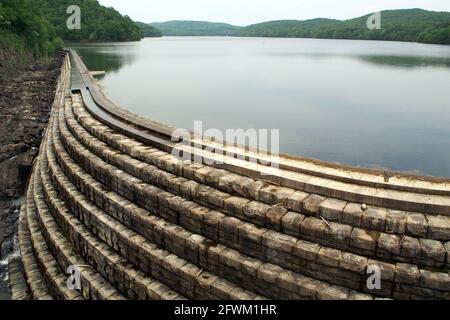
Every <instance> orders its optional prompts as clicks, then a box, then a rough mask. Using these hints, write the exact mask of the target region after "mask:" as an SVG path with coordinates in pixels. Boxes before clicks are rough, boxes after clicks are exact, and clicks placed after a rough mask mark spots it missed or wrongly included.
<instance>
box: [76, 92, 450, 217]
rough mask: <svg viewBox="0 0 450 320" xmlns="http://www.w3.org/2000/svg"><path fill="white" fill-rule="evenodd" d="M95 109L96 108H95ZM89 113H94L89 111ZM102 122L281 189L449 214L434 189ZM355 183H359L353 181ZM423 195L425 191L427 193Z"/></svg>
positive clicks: (449, 203) (444, 198) (448, 203)
mask: <svg viewBox="0 0 450 320" xmlns="http://www.w3.org/2000/svg"><path fill="white" fill-rule="evenodd" d="M86 94H88V92H87V91H86V93H85V95H86ZM80 102H81V100H80ZM74 104H75V105H77V104H78V100H76V99H74ZM89 108H90V106H89ZM96 108H97V109H98V107H96ZM90 111H91V112H93V111H92V110H90ZM93 115H94V116H95V118H96V119H98V120H100V121H102V120H105V119H104V118H103V119H102V116H101V115H100V114H99V113H98V112H97V113H93ZM114 121H115V122H117V121H118V120H117V119H116V120H114ZM103 122H104V123H105V124H106V125H107V126H109V127H113V128H115V129H117V130H119V131H120V132H122V133H124V134H127V135H129V136H131V137H134V138H135V139H138V140H139V141H141V142H144V143H146V144H147V145H155V146H158V148H160V149H162V150H164V151H167V152H172V151H173V149H174V148H178V149H179V150H183V151H184V152H185V154H188V155H192V158H194V157H197V158H200V159H203V160H205V161H206V162H207V163H211V166H213V167H216V168H222V169H227V170H229V171H231V172H234V173H237V174H241V175H245V176H247V177H251V178H256V179H259V180H266V181H269V182H272V183H275V184H278V185H281V186H284V187H290V188H293V189H296V190H300V191H304V192H308V193H315V194H318V195H321V196H326V197H332V198H337V199H340V200H345V201H349V202H357V203H366V204H368V205H375V206H381V207H387V208H391V209H395V210H406V211H418V212H428V213H432V214H442V215H450V197H448V195H447V194H445V195H440V194H439V193H440V192H439V191H436V190H435V191H433V192H432V191H430V192H428V193H415V192H411V191H408V192H404V191H399V190H389V189H384V188H377V187H371V186H366V185H359V184H351V183H346V182H342V181H339V180H333V179H328V178H324V177H319V176H314V175H309V174H305V173H301V172H296V171H288V170H283V169H276V170H272V169H271V168H268V167H266V166H264V165H261V164H256V163H250V162H248V161H246V160H240V159H236V158H234V157H229V156H224V155H217V154H216V153H212V152H210V151H209V150H203V149H196V148H191V147H190V146H177V145H176V144H175V143H173V142H171V141H170V139H168V140H166V142H165V143H164V141H162V140H161V139H160V138H156V137H154V138H153V136H152V135H148V134H146V133H145V132H139V130H136V129H135V128H133V127H132V126H130V123H129V122H123V123H119V124H116V125H114V124H113V123H111V121H103ZM153 140H154V141H153ZM416 180H417V179H416ZM354 181H358V180H357V179H354ZM410 184H411V183H410ZM447 184H448V182H447V183H446V184H445V186H444V189H445V190H444V192H445V193H446V192H447V191H446V188H447ZM413 190H415V189H413ZM424 192H426V190H425V191H424ZM436 193H438V195H436Z"/></svg>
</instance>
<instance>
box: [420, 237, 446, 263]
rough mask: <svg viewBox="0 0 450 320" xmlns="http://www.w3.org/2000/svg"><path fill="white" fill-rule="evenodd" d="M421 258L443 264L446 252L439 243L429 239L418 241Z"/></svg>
mask: <svg viewBox="0 0 450 320" xmlns="http://www.w3.org/2000/svg"><path fill="white" fill-rule="evenodd" d="M420 246H421V252H422V255H423V257H425V258H427V259H432V260H434V261H436V262H438V263H443V262H445V257H446V251H445V248H444V246H443V245H442V243H441V242H439V241H436V240H429V239H420Z"/></svg>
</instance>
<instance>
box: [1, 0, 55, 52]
mask: <svg viewBox="0 0 450 320" xmlns="http://www.w3.org/2000/svg"><path fill="white" fill-rule="evenodd" d="M62 46H63V43H62V40H61V39H59V38H57V37H56V35H55V31H54V28H53V27H52V26H51V25H50V24H49V23H48V22H47V21H46V20H45V19H44V18H43V17H42V15H41V14H40V12H39V11H38V10H37V9H36V7H34V5H33V2H32V1H31V0H0V53H1V54H2V56H5V55H10V56H12V55H17V56H26V55H27V53H31V54H32V55H33V56H35V57H38V56H44V55H48V54H53V53H54V52H56V51H57V50H59V49H61V48H62ZM6 52H8V54H6Z"/></svg>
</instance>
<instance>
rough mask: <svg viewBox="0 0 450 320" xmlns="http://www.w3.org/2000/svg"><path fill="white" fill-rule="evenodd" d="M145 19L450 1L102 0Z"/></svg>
mask: <svg viewBox="0 0 450 320" xmlns="http://www.w3.org/2000/svg"><path fill="white" fill-rule="evenodd" d="M99 1H100V3H101V4H103V5H105V6H112V7H114V8H116V9H117V10H119V11H120V12H121V13H123V14H128V15H129V16H130V17H131V18H133V19H134V20H138V21H143V22H156V21H158V22H160V21H168V20H207V21H219V22H228V23H233V24H237V25H248V24H252V23H257V22H264V21H268V20H278V19H300V20H302V19H309V18H317V17H324V18H337V19H348V18H354V17H357V16H361V15H364V14H366V13H369V12H374V11H377V10H384V9H399V8H402V9H403V8H423V9H427V10H435V11H450V0H99Z"/></svg>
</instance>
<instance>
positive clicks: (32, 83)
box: [0, 55, 62, 297]
mask: <svg viewBox="0 0 450 320" xmlns="http://www.w3.org/2000/svg"><path fill="white" fill-rule="evenodd" d="M61 59H62V56H61V55H56V56H54V57H52V58H49V59H42V60H38V61H33V62H31V63H29V64H27V65H25V66H22V67H20V68H17V69H8V66H5V68H4V70H2V72H3V71H4V73H3V77H2V79H0V87H1V88H2V90H1V92H0V120H1V121H0V261H6V262H8V257H9V256H10V255H11V254H14V253H15V251H16V249H17V248H16V246H15V242H16V241H15V239H14V237H15V235H16V234H17V220H18V216H19V208H20V205H21V203H22V202H23V200H21V199H23V196H24V191H25V187H26V183H27V181H28V176H29V174H30V170H31V168H32V165H33V162H34V159H35V157H36V156H37V153H38V150H39V146H40V143H41V140H42V136H43V132H44V130H45V128H46V127H47V123H48V119H49V115H50V111H51V106H52V103H53V99H54V95H55V90H56V85H57V80H58V76H59V73H60V68H61V63H60V62H61ZM3 273H4V274H3ZM7 273H8V264H7V263H6V264H5V265H2V275H1V278H2V283H1V284H0V296H1V297H7V296H9V295H10V292H6V291H7V289H8V276H7Z"/></svg>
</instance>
